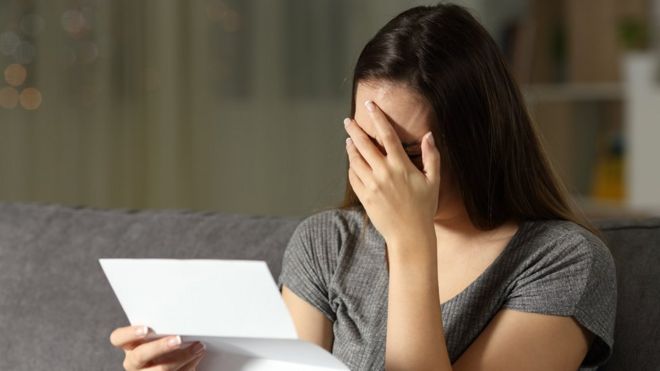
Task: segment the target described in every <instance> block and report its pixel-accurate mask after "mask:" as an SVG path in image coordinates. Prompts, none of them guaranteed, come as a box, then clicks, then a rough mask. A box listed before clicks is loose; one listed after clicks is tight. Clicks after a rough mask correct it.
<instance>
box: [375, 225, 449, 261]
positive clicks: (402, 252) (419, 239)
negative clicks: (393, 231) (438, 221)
mask: <svg viewBox="0 0 660 371" xmlns="http://www.w3.org/2000/svg"><path fill="white" fill-rule="evenodd" d="M386 243H387V255H388V259H389V264H390V265H393V264H413V265H418V264H420V263H422V262H431V261H433V262H435V260H436V256H437V250H436V237H435V230H434V229H433V227H432V226H431V227H427V228H421V229H410V230H408V231H407V233H406V234H405V235H404V234H399V235H396V236H393V237H390V238H388V239H386Z"/></svg>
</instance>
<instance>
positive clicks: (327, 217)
mask: <svg viewBox="0 0 660 371" xmlns="http://www.w3.org/2000/svg"><path fill="white" fill-rule="evenodd" d="M365 222H366V221H365V220H364V216H363V213H362V212H361V209H359V208H357V207H351V208H339V207H336V208H330V209H324V210H320V211H316V212H314V213H312V214H310V215H308V216H306V217H304V218H303V219H302V220H301V221H300V223H299V224H298V226H297V227H296V231H295V232H294V233H305V234H308V235H313V236H316V235H319V234H324V235H327V234H328V233H335V234H342V235H346V234H354V233H357V232H359V231H360V230H361V229H362V228H364V227H365V225H366V224H365Z"/></svg>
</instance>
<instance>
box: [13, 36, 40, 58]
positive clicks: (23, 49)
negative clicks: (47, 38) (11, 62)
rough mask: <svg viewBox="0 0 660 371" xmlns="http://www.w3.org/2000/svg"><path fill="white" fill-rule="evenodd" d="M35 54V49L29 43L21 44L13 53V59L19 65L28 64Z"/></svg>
mask: <svg viewBox="0 0 660 371" xmlns="http://www.w3.org/2000/svg"><path fill="white" fill-rule="evenodd" d="M36 54H37V49H36V48H35V47H34V45H32V44H31V43H29V42H25V41H24V42H21V43H20V44H18V47H17V48H16V50H15V51H14V59H16V62H18V63H20V64H30V63H32V61H33V60H34V56H35V55H36Z"/></svg>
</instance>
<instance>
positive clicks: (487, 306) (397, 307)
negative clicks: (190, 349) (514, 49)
mask: <svg viewBox="0 0 660 371" xmlns="http://www.w3.org/2000/svg"><path fill="white" fill-rule="evenodd" d="M363 102H364V104H363ZM345 130H346V132H347V134H348V138H347V144H346V151H347V154H348V158H349V169H348V184H347V191H346V199H345V201H344V204H343V205H342V206H341V207H339V208H336V209H330V210H325V211H321V212H319V213H316V214H314V215H312V216H310V217H308V218H306V219H305V220H303V221H302V222H301V223H300V224H299V225H298V227H297V228H296V230H295V231H294V233H293V236H292V237H291V240H290V241H289V244H288V246H287V248H286V251H285V254H284V258H283V265H282V273H281V275H280V277H279V281H278V284H279V287H280V288H281V290H282V296H283V298H284V300H285V302H286V304H287V306H288V308H289V311H290V312H291V315H292V317H293V319H294V324H295V326H296V330H297V332H298V335H299V336H300V338H302V339H305V340H308V341H311V342H314V343H317V344H318V345H320V346H322V347H324V348H326V349H327V350H328V351H331V352H332V353H333V354H334V355H335V356H336V357H338V358H339V359H341V360H342V361H343V362H344V363H346V364H347V365H348V366H349V367H350V368H351V369H352V370H380V369H383V368H387V369H388V370H477V369H484V370H491V369H493V370H494V369H507V370H529V369H538V370H575V369H578V368H582V367H590V366H594V365H599V364H602V363H604V362H605V361H606V360H607V358H608V357H609V356H610V354H611V352H612V346H613V339H612V337H613V328H614V317H615V310H616V280H615V269H614V264H613V260H612V256H611V254H610V253H609V251H608V249H607V247H606V246H605V245H604V244H603V243H602V241H601V240H600V239H599V238H598V237H597V236H596V234H597V231H595V230H594V229H593V228H592V227H591V226H590V225H589V224H588V223H587V222H586V221H584V220H582V219H581V218H580V217H579V216H578V215H577V214H576V212H575V211H574V210H573V209H572V207H571V206H570V204H569V202H568V196H567V195H566V192H565V190H564V189H563V188H562V187H561V184H560V182H559V181H558V180H557V179H556V177H555V176H554V175H553V173H552V171H551V169H550V166H549V164H548V161H547V160H546V157H545V155H544V154H543V152H542V149H541V145H540V143H539V140H538V139H537V136H536V134H535V131H534V128H533V125H532V123H531V120H530V118H529V116H528V114H527V112H526V111H525V107H524V102H523V100H522V98H521V96H520V92H519V90H518V88H517V86H516V85H515V83H514V82H513V79H512V78H511V76H510V74H509V72H508V71H507V69H506V66H505V63H504V62H503V60H502V57H501V55H500V53H499V51H498V49H497V46H496V45H495V43H494V42H493V40H492V39H491V38H490V36H489V35H488V34H487V32H486V31H485V30H484V29H483V27H481V26H480V25H479V23H478V22H477V21H476V20H475V19H474V18H473V17H472V16H471V15H470V14H469V13H468V12H467V11H465V10H464V9H463V8H461V7H459V6H455V5H437V6H428V7H424V6H422V7H416V8H412V9H409V10H407V11H405V12H403V13H401V14H400V15H398V16H397V17H395V18H394V19H392V20H391V21H390V22H388V23H387V24H386V25H385V26H384V27H383V28H382V29H381V30H380V31H379V32H378V33H377V34H376V35H375V36H374V37H373V39H371V40H370V41H369V42H368V43H367V45H366V46H365V48H364V50H363V51H362V53H361V54H360V57H359V58H358V61H357V65H356V67H355V72H354V79H353V97H352V107H351V118H349V119H346V120H345ZM436 143H437V145H436ZM135 329H136V328H135V327H124V328H120V329H117V330H115V331H114V332H113V335H112V337H111V341H112V342H113V344H115V345H116V346H120V347H123V348H124V349H125V350H126V362H125V368H126V369H130V370H135V369H143V368H142V367H153V366H154V365H155V364H159V363H158V362H155V361H154V359H158V357H165V356H166V355H167V354H171V353H173V352H170V350H169V349H170V348H167V346H166V340H167V339H163V340H157V341H152V342H146V343H144V344H142V343H141V341H140V338H139V337H138V336H137V335H134V332H135ZM179 352H180V354H179V355H178V356H176V357H170V359H176V361H168V362H169V364H170V365H171V366H172V368H171V369H182V370H188V369H194V367H195V364H196V362H198V358H195V356H192V355H190V354H189V353H186V352H185V351H183V350H179ZM186 362H187V363H186Z"/></svg>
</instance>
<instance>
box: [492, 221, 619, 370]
mask: <svg viewBox="0 0 660 371" xmlns="http://www.w3.org/2000/svg"><path fill="white" fill-rule="evenodd" d="M542 250H543V251H541V253H540V254H539V255H538V256H537V257H535V258H534V259H531V260H532V261H533V263H532V264H531V265H530V266H529V267H528V268H527V269H525V272H524V273H523V274H521V276H520V277H519V278H518V279H517V281H516V282H515V284H514V285H513V289H512V290H511V292H510V294H509V295H508V297H507V298H506V300H505V302H504V304H503V306H504V307H506V308H510V309H514V310H519V311H524V312H534V313H542V314H550V315H559V316H572V317H573V318H575V319H576V321H577V322H578V323H580V324H581V325H582V326H583V327H585V328H586V329H587V330H589V331H590V332H591V333H592V334H594V335H595V336H594V341H593V343H592V344H591V347H590V348H589V351H588V352H587V355H586V356H585V358H584V360H583V362H582V365H581V368H591V367H596V366H599V365H602V364H603V363H605V362H606V361H607V360H608V359H609V357H610V356H611V354H612V347H613V343H614V340H613V337H614V320H615V314H616V300H617V299H616V298H617V288H616V271H615V266H614V259H613V258H612V255H611V253H610V251H609V249H608V248H607V246H605V244H604V243H603V242H602V241H601V240H600V239H598V238H596V237H595V236H594V235H593V234H591V233H588V232H586V231H585V232H582V233H581V232H576V231H571V232H569V233H567V234H566V235H564V236H562V237H560V238H558V239H556V240H555V241H554V242H553V243H551V244H549V245H548V246H546V248H544V249H542Z"/></svg>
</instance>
